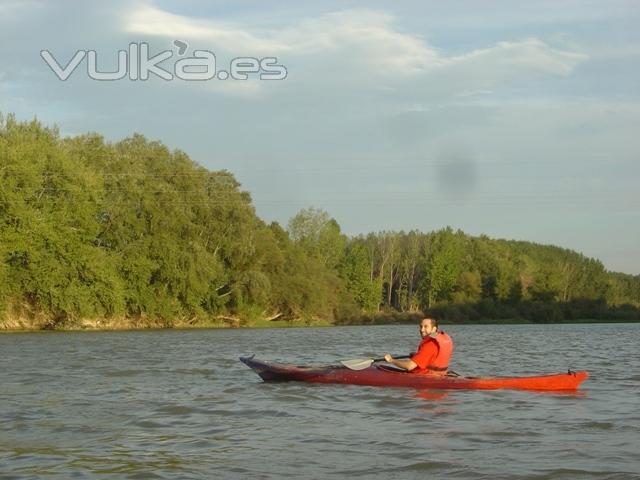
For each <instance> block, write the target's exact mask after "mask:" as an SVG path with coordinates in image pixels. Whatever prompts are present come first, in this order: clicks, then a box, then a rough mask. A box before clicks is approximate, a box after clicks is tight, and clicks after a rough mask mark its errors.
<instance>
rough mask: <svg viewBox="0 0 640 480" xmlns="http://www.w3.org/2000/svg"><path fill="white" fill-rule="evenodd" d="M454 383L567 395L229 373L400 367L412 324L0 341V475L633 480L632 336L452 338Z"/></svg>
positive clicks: (625, 331) (493, 330)
mask: <svg viewBox="0 0 640 480" xmlns="http://www.w3.org/2000/svg"><path fill="white" fill-rule="evenodd" d="M446 330H447V331H448V332H449V333H450V334H451V335H452V336H453V338H454V341H455V342H456V351H455V354H454V358H453V362H452V365H451V367H452V368H453V369H454V370H456V371H458V372H462V373H464V374H468V375H486V374H494V375H512V374H531V373H553V372H562V371H566V369H567V368H572V369H588V370H589V371H590V372H591V378H590V379H589V380H588V381H587V382H586V383H585V384H584V385H583V389H582V393H578V394H563V395H560V394H540V393H531V392H519V391H508V390H499V391H451V392H441V391H417V390H413V389H404V388H397V389H393V388H373V387H359V386H345V385H310V384H302V383H278V384H266V383H262V381H261V380H260V379H259V377H258V376H257V375H255V374H254V373H253V372H251V371H250V370H249V369H247V368H246V367H245V366H244V365H242V364H241V363H240V362H239V361H238V360H237V358H238V356H240V355H244V354H249V353H255V354H256V357H258V358H261V359H265V360H279V361H285V362H292V363H299V364H301V363H325V362H326V363H334V362H335V361H336V360H338V359H349V358H358V357H362V356H368V355H370V354H377V355H379V354H383V353H385V352H386V351H390V352H392V353H396V354H402V353H408V352H409V351H411V350H414V349H415V346H416V345H417V343H418V341H419V337H418V330H417V327H414V326H380V327H344V328H320V329H315V328H308V329H271V330H249V329H247V330H188V331H171V330H166V331H146V332H97V333H51V332H50V333H25V334H5V335H0V478H2V479H12V478H20V479H22V478H56V479H71V478H140V479H142V478H144V479H146V478H164V479H174V478H207V479H208V478H252V479H261V478H274V479H275V478H282V477H283V476H285V475H287V476H289V475H290V476H293V477H294V478H367V479H369V478H379V479H392V478H395V479H403V478H416V479H418V478H420V479H425V478H452V479H455V478H460V479H468V478H487V479H494V478H498V479H501V478H504V479H507V478H508V479H574V478H575V479H595V478H597V479H630V478H638V479H640V453H639V452H640V395H639V394H640V389H639V388H638V385H639V383H640V353H639V352H638V346H639V345H640V325H638V324H631V325H551V326H538V325H512V326H511V325H510V326H452V327H449V328H446Z"/></svg>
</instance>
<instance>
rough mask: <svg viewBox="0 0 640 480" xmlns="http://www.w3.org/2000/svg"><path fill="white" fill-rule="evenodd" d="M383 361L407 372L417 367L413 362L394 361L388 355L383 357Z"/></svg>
mask: <svg viewBox="0 0 640 480" xmlns="http://www.w3.org/2000/svg"><path fill="white" fill-rule="evenodd" d="M384 361H385V362H388V363H390V364H391V365H395V366H396V367H400V368H404V369H405V370H407V371H408V372H410V371H411V370H413V369H414V368H416V367H417V366H418V365H417V364H416V362H414V361H413V360H411V359H410V358H409V359H406V360H405V359H397V360H396V359H395V358H393V357H392V356H391V355H389V354H388V353H387V354H386V355H385V356H384Z"/></svg>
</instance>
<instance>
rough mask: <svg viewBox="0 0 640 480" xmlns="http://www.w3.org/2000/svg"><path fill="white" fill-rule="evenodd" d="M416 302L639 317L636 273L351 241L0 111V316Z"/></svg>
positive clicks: (454, 243) (316, 219)
mask: <svg viewBox="0 0 640 480" xmlns="http://www.w3.org/2000/svg"><path fill="white" fill-rule="evenodd" d="M423 307H435V308H438V309H441V310H442V311H443V312H444V313H446V315H448V316H450V317H451V318H458V319H460V318H462V319H466V320H468V321H480V320H482V319H486V318H495V319H507V318H511V319H513V318H519V319H523V320H530V321H561V320H572V319H576V318H584V316H590V317H591V318H606V316H607V315H611V316H612V318H619V319H625V320H627V319H634V318H636V317H637V316H638V315H637V312H638V310H637V309H638V307H640V276H632V275H625V274H619V273H611V272H607V271H606V270H605V268H604V266H603V265H602V263H601V262H599V261H598V260H595V259H591V258H587V257H585V256H583V255H581V254H579V253H577V252H574V251H571V250H567V249H562V248H558V247H554V246H547V245H537V244H534V243H531V242H516V241H508V240H493V239H489V238H488V237H486V236H480V237H471V236H469V235H466V234H464V233H463V232H461V231H457V232H454V231H453V230H452V229H451V228H446V229H443V230H439V231H435V232H431V233H421V232H417V231H412V232H409V233H404V232H379V233H371V234H368V235H367V236H366V237H365V236H360V237H356V238H351V239H348V238H347V237H346V236H345V235H344V234H342V232H341V229H340V226H339V225H338V223H337V222H336V220H335V219H333V218H331V217H330V216H329V214H328V213H327V212H324V211H322V210H318V209H314V208H308V209H305V210H302V211H300V212H299V213H298V214H297V215H296V216H294V217H293V218H292V219H291V220H290V222H289V224H288V232H287V231H285V230H284V229H283V228H282V227H281V226H280V225H278V224H277V223H273V224H271V225H265V224H264V222H262V221H261V220H260V219H259V218H258V217H257V215H256V213H255V210H254V207H253V205H252V203H251V197H250V196H249V194H248V193H247V192H244V191H242V190H241V185H240V184H239V183H238V182H237V180H236V179H235V178H234V177H233V175H232V174H231V173H229V172H227V171H208V170H206V169H204V168H202V167H200V166H199V165H197V164H196V163H194V162H193V161H192V160H191V159H189V157H188V156H187V155H185V154H184V153H183V152H180V151H173V152H172V151H170V150H169V149H167V147H165V146H164V145H162V144H161V143H159V142H153V141H149V140H147V139H146V138H144V137H143V136H141V135H133V136H132V137H130V138H127V139H124V140H122V141H120V142H118V143H108V142H106V141H105V140H104V139H103V138H102V137H101V136H100V135H97V134H86V135H80V136H77V137H74V138H61V137H60V136H59V133H58V131H57V130H56V129H55V128H47V127H44V126H42V125H41V124H40V123H38V122H37V121H32V122H23V123H21V122H17V121H16V120H15V118H14V117H13V116H11V115H10V116H8V117H6V118H4V117H1V116H0V315H1V314H5V317H6V316H7V315H8V314H9V313H11V312H13V313H14V314H17V315H20V314H21V312H23V311H28V312H31V313H32V314H33V313H34V312H36V313H38V314H40V315H43V316H44V317H46V318H47V319H48V321H49V326H51V327H58V326H74V325H77V324H78V323H79V322H80V321H82V320H83V319H96V318H124V319H129V320H130V321H131V322H132V323H135V321H136V320H137V319H140V318H150V319H155V321H156V324H158V323H159V324H162V325H165V326H171V325H174V324H175V323H177V322H178V321H180V320H181V319H193V318H196V319H199V318H201V319H203V320H209V321H214V320H215V319H216V318H225V319H232V320H233V321H234V322H235V323H239V324H247V323H249V324H252V323H256V322H260V321H263V320H264V319H277V320H278V321H285V322H289V323H292V322H304V323H309V322H312V321H313V322H315V321H318V320H323V321H340V320H343V319H345V318H350V319H353V318H354V316H357V315H362V314H363V313H367V314H373V317H372V318H376V319H379V318H383V317H384V316H386V317H389V318H391V317H394V314H393V312H399V313H400V316H399V317H398V318H405V317H406V318H409V317H413V316H414V315H419V313H418V310H419V309H420V308H423ZM380 310H382V311H384V312H385V313H384V315H383V316H380V314H379V311H380ZM403 312H408V313H407V315H404V313H403ZM0 318H1V317H0ZM394 318H395V317H394ZM375 321H378V320H375Z"/></svg>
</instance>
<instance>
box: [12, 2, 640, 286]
mask: <svg viewBox="0 0 640 480" xmlns="http://www.w3.org/2000/svg"><path fill="white" fill-rule="evenodd" d="M638 25H640V2H637V1H620V0H618V1H616V0H613V1H607V2H601V1H588V0H585V1H562V0H561V1H557V0H553V1H547V0H541V1H536V2H530V1H483V2H476V1H453V2H439V1H404V2H392V1H386V2H382V1H375V0H374V1H367V2H363V1H361V2H356V1H349V0H341V1H334V0H328V1H323V2H285V1H281V0H275V1H234V2H219V1H204V0H186V1H167V0H113V1H110V2H87V1H69V0H56V1H53V0H50V1H40V0H0V112H3V113H4V114H7V113H15V114H16V116H17V117H18V118H19V119H21V120H29V119H32V118H34V117H37V118H38V119H39V120H40V121H42V122H43V123H45V124H47V125H53V124H56V125H57V126H58V127H59V129H60V131H61V133H62V134H63V135H65V136H66V135H77V134H82V133H85V132H89V131H93V132H99V133H101V134H102V135H104V136H105V138H106V139H108V140H109V141H118V140H120V139H122V138H125V137H128V136H130V135H132V134H133V133H135V132H137V133H141V134H143V135H145V136H146V137H147V138H149V139H152V140H160V141H162V142H163V143H165V144H166V145H167V146H169V147H170V148H171V149H179V150H182V151H184V152H186V153H187V154H188V155H189V156H190V157H191V158H192V159H194V160H195V161H197V162H198V163H199V164H201V165H203V166H205V167H207V168H209V169H212V170H220V169H226V170H229V171H230V172H232V173H233V174H234V175H235V176H236V178H237V179H238V180H239V181H240V182H241V184H242V188H243V189H245V190H247V191H249V192H250V193H251V195H252V198H253V202H254V205H255V207H256V211H257V213H258V215H259V216H260V217H261V218H262V219H263V220H265V221H267V222H271V221H277V222H279V223H281V224H282V225H286V224H287V222H288V220H289V218H291V217H292V216H293V215H295V214H296V213H297V212H298V211H299V210H300V209H302V208H307V207H311V206H313V207H315V208H320V209H323V210H326V211H327V212H328V213H329V214H330V215H331V216H333V217H334V218H335V219H336V220H337V221H338V223H339V224H340V226H341V228H342V230H343V231H344V232H345V233H347V234H349V235H357V234H360V233H368V232H377V231H382V230H396V231H398V230H404V231H408V230H413V229H415V230H421V231H424V232H427V231H431V230H435V229H439V228H443V227H445V226H451V227H453V228H455V229H458V228H459V229H462V230H463V231H465V232H467V233H469V234H472V235H480V234H486V235H488V236H490V237H494V238H508V239H518V240H530V241H534V242H538V243H545V244H554V245H559V246H562V247H567V248H571V249H574V250H577V251H579V252H581V253H583V254H585V255H587V256H590V257H596V258H599V259H600V260H602V261H603V263H604V265H605V267H606V268H608V269H610V270H615V271H622V272H626V273H632V274H640V188H638V185H639V183H640V182H639V180H640V134H639V132H640V128H639V127H640V29H638V28H637V26H638ZM176 41H177V43H174V42H176ZM132 43H133V44H134V45H136V48H137V46H138V45H140V44H141V43H146V44H148V48H149V51H150V52H151V54H150V55H149V56H153V55H155V54H157V53H161V52H163V51H168V52H171V55H172V56H171V58H169V59H167V60H166V61H164V62H162V63H161V64H160V65H161V66H162V67H163V68H164V69H165V70H166V71H169V72H170V73H171V72H175V71H176V70H175V69H176V62H178V61H180V59H188V58H191V57H193V56H195V55H196V53H195V52H196V50H201V51H205V50H206V51H210V52H212V53H213V54H215V62H216V70H217V71H221V70H224V71H225V72H226V71H229V68H230V65H231V61H232V59H234V58H238V57H252V58H256V59H258V60H262V59H266V58H275V59H277V61H275V62H274V61H271V63H272V64H273V63H276V64H277V65H281V66H283V67H284V68H286V73H287V75H286V78H284V79H281V80H266V79H260V78H258V77H259V75H258V74H251V75H250V76H249V78H248V79H247V80H239V79H234V78H228V79H226V80H221V79H220V78H219V77H218V76H216V77H215V78H211V79H208V80H200V81H187V80H183V79H180V78H177V77H175V76H174V78H173V79H172V80H164V79H161V78H159V77H158V76H156V75H155V74H151V75H150V78H149V79H148V80H147V81H142V80H139V79H138V80H132V79H131V76H132V75H131V70H130V69H128V67H127V66H126V65H125V67H126V68H127V71H126V76H124V78H122V79H119V80H112V81H100V80H95V79H93V78H91V76H90V75H89V73H88V72H89V66H90V64H91V62H90V60H89V58H88V56H85V57H82V60H81V61H80V63H79V64H78V66H77V68H76V69H75V70H73V72H72V73H70V75H69V77H68V78H67V80H65V81H62V80H60V79H59V78H58V77H57V76H56V74H55V73H54V71H53V70H52V69H51V68H50V67H49V66H48V64H47V62H45V61H44V59H43V57H42V56H41V52H42V51H44V50H46V51H47V52H49V53H50V54H51V56H52V57H53V58H54V59H55V60H56V62H58V63H59V64H60V66H61V68H64V67H65V66H66V65H67V63H68V62H70V61H71V60H72V58H74V55H75V54H76V52H78V51H94V52H95V59H96V64H97V70H98V71H101V72H106V71H115V70H116V69H117V65H118V63H117V62H118V51H119V50H123V51H127V52H128V48H129V44H132ZM181 45H183V47H181ZM180 53H182V55H181V54H180ZM127 59H129V57H127ZM187 70H189V69H187ZM189 71H191V72H194V71H203V69H202V68H201V69H200V70H198V68H197V67H196V68H193V67H190V70H189ZM123 73H125V72H124V70H123ZM263 73H264V72H263Z"/></svg>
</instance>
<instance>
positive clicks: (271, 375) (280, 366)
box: [240, 356, 589, 391]
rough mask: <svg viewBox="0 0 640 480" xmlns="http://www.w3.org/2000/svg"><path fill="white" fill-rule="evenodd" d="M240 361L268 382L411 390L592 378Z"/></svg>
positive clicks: (545, 384) (541, 387) (543, 386)
mask: <svg viewBox="0 0 640 480" xmlns="http://www.w3.org/2000/svg"><path fill="white" fill-rule="evenodd" d="M240 361H241V362H242V363H244V364H245V365H247V366H248V367H249V368H251V370H253V371H254V372H256V373H257V374H258V375H259V376H260V378H262V379H263V380H264V381H265V382H286V381H298V382H311V383H342V384H350V385H368V386H372V387H412V388H433V389H446V390H497V389H499V388H508V389H514V390H538V391H567V390H569V391H570V390H577V389H578V387H579V386H580V384H581V383H582V382H583V381H585V380H586V379H587V378H588V377H589V373H588V372H586V371H579V372H573V371H571V370H569V371H568V372H567V373H558V374H554V375H538V376H531V377H463V376H458V375H455V374H451V373H449V374H447V375H433V374H416V373H411V372H407V371H405V370H401V369H398V368H395V367H391V366H387V365H383V364H373V365H371V366H370V367H368V368H365V369H364V370H351V369H349V368H347V367H345V366H343V365H326V366H296V365H289V364H286V363H273V362H264V361H262V360H257V359H255V358H254V357H253V356H251V357H240Z"/></svg>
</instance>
